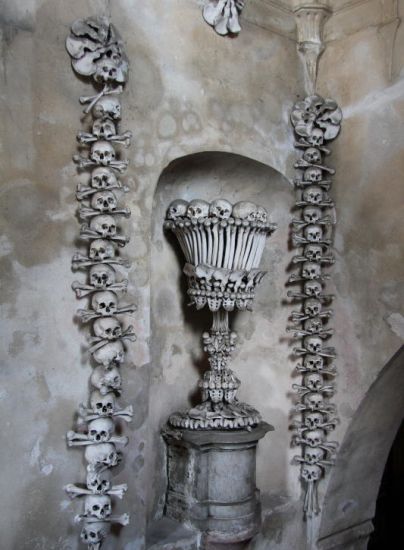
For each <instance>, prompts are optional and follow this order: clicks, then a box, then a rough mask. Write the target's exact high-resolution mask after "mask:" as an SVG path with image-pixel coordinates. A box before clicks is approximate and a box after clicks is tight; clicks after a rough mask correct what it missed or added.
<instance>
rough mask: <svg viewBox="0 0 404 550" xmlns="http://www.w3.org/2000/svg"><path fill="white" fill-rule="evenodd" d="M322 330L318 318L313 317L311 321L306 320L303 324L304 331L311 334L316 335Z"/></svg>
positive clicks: (320, 321) (321, 323)
mask: <svg viewBox="0 0 404 550" xmlns="http://www.w3.org/2000/svg"><path fill="white" fill-rule="evenodd" d="M322 328H323V322H322V320H321V319H320V317H314V318H313V319H307V321H305V322H304V330H305V331H306V332H310V333H311V334H317V333H318V332H319V331H320V330H321V329H322Z"/></svg>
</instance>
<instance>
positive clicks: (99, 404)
mask: <svg viewBox="0 0 404 550" xmlns="http://www.w3.org/2000/svg"><path fill="white" fill-rule="evenodd" d="M90 407H91V409H92V411H93V412H94V413H95V414H98V415H99V416H111V415H112V414H113V412H114V411H115V396H114V394H113V393H106V394H105V395H102V394H101V393H100V392H99V391H98V390H95V391H93V392H92V393H91V396H90Z"/></svg>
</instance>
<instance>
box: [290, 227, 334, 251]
mask: <svg viewBox="0 0 404 550" xmlns="http://www.w3.org/2000/svg"><path fill="white" fill-rule="evenodd" d="M308 225H311V224H308ZM292 241H293V246H301V245H303V244H312V243H313V241H309V240H307V239H306V238H305V237H302V236H301V235H298V234H297V233H294V232H292ZM331 242H332V241H331V240H330V239H321V240H320V241H315V243H316V244H323V245H326V246H330V245H331Z"/></svg>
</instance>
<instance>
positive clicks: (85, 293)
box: [65, 17, 135, 550]
mask: <svg viewBox="0 0 404 550" xmlns="http://www.w3.org/2000/svg"><path fill="white" fill-rule="evenodd" d="M66 47H67V51H68V53H69V54H70V56H71V58H72V65H73V69H74V70H75V71H76V72H77V73H78V74H79V75H82V76H87V77H91V78H92V79H93V83H94V86H95V88H96V93H95V95H93V96H88V97H80V103H82V104H83V105H85V109H84V113H85V114H86V115H88V116H85V117H84V123H85V124H87V123H88V125H89V126H88V128H87V131H80V132H79V133H78V135H77V139H78V142H79V149H80V154H78V155H75V156H74V157H73V158H74V160H75V162H76V163H77V165H78V170H79V172H80V173H81V175H80V182H79V183H78V186H77V192H76V197H77V200H78V201H79V204H80V207H79V210H78V214H79V217H80V219H81V221H82V225H81V228H80V235H79V237H80V241H81V242H82V244H83V247H85V248H86V249H87V251H86V253H85V254H82V253H80V252H76V254H75V255H74V256H73V260H72V268H73V270H83V271H84V272H85V277H86V278H85V279H83V280H81V281H74V283H73V285H72V287H73V290H74V291H75V293H76V296H77V298H78V299H86V300H88V307H87V309H79V310H78V318H79V320H80V321H81V322H82V323H85V324H87V323H88V324H90V325H91V331H90V332H91V334H90V336H89V339H88V340H89V347H88V353H89V357H91V358H92V362H93V365H94V366H93V368H92V374H91V377H90V384H91V390H90V391H91V393H90V396H89V401H88V403H86V404H82V405H80V406H79V409H78V415H77V418H78V420H77V426H76V431H69V432H68V433H67V437H66V438H67V444H68V446H69V447H73V446H80V447H82V448H83V449H85V450H84V457H85V461H86V463H87V473H86V478H85V480H83V484H78V485H73V484H69V485H67V486H66V487H65V489H66V491H67V493H68V495H69V496H70V497H71V498H76V497H81V498H82V500H83V508H82V511H81V513H80V514H79V515H77V516H76V518H75V520H76V522H80V523H82V531H81V540H82V541H83V543H85V544H87V547H88V548H89V550H99V548H100V547H101V544H102V542H103V540H104V539H105V537H106V536H107V535H108V534H109V532H110V528H111V524H112V523H119V524H121V525H127V524H128V522H129V516H128V514H126V513H124V514H122V515H113V510H112V504H113V502H112V498H111V497H117V498H119V499H122V498H123V496H124V494H125V492H126V490H127V485H126V484H119V485H114V483H113V481H112V468H113V467H114V466H116V465H117V464H118V463H119V462H120V460H121V450H120V447H122V446H125V445H126V444H127V441H128V438H127V437H126V436H122V435H118V434H119V433H120V432H121V430H122V429H123V425H124V422H129V421H130V420H131V419H132V416H133V408H132V406H128V407H126V408H121V407H120V406H119V405H118V403H117V398H118V397H119V395H120V393H121V374H120V368H121V366H122V363H123V362H124V359H125V347H124V342H127V341H134V340H135V334H134V331H133V327H132V326H129V327H127V328H126V329H124V328H123V326H122V323H121V320H120V315H121V314H125V313H132V312H133V311H134V310H135V306H134V305H122V304H119V303H118V302H119V297H120V295H121V294H122V293H124V292H125V291H126V289H127V285H128V281H127V279H126V278H125V277H124V275H123V273H122V271H123V270H124V268H128V267H129V262H128V261H127V260H126V259H124V258H121V257H119V255H118V251H119V249H121V248H122V247H124V246H125V245H126V244H127V242H128V238H127V237H125V236H124V235H122V234H121V231H120V222H121V220H122V218H123V217H128V216H129V215H130V211H129V209H128V208H124V207H122V206H120V205H119V202H120V201H121V200H122V197H123V196H124V194H125V193H126V192H127V191H128V188H127V186H126V185H124V184H123V183H122V182H121V181H120V180H119V177H118V176H119V174H121V173H123V172H124V171H125V170H126V167H127V164H128V163H127V161H125V160H121V159H120V156H121V153H120V152H119V146H125V147H127V146H129V144H130V138H131V133H130V132H124V133H122V134H120V133H119V131H118V128H117V126H118V123H119V120H120V118H121V104H120V100H119V95H120V94H121V93H122V91H123V85H124V84H125V82H126V79H127V73H128V62H127V58H126V56H125V53H124V51H123V48H122V40H121V39H120V37H119V35H118V33H117V31H116V30H115V28H114V27H113V26H112V25H111V24H110V23H109V21H108V20H107V19H106V18H101V17H99V18H98V17H97V18H88V19H86V20H77V21H75V22H74V23H73V25H72V27H71V34H70V35H69V36H68V38H67V41H66Z"/></svg>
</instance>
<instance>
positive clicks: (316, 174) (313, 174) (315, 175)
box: [304, 166, 323, 183]
mask: <svg viewBox="0 0 404 550" xmlns="http://www.w3.org/2000/svg"><path fill="white" fill-rule="evenodd" d="M322 179H323V171H322V170H321V168H317V167H316V166H310V168H307V169H306V170H305V171H304V181H311V182H313V183H315V182H318V181H321V180H322Z"/></svg>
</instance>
